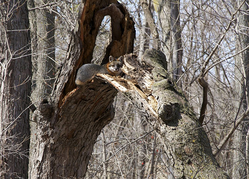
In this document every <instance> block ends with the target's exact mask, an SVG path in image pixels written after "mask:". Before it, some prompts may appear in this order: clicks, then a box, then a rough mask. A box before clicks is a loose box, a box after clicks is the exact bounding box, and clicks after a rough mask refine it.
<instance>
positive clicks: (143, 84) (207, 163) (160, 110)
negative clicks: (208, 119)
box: [120, 50, 229, 178]
mask: <svg viewBox="0 0 249 179" xmlns="http://www.w3.org/2000/svg"><path fill="white" fill-rule="evenodd" d="M130 59H131V58H130V57H129V56H127V57H126V58H125V62H128V63H127V65H126V66H125V67H123V68H125V69H124V72H125V73H127V74H130V76H131V77H132V78H133V80H135V81H136V86H139V87H138V88H137V87H136V86H133V85H132V84H130V83H129V82H128V83H129V84H130V87H127V91H129V89H132V91H136V92H137V93H138V94H139V95H140V97H139V98H134V96H132V97H131V98H132V99H133V100H134V101H137V102H139V103H143V106H144V108H147V110H148V111H150V114H151V116H154V119H153V121H154V124H155V127H156V129H157V132H158V133H159V134H160V135H161V137H162V139H163V141H165V143H164V144H165V152H166V153H167V156H169V158H170V162H169V166H168V167H169V168H173V170H172V175H173V176H174V177H175V178H229V177H228V176H227V175H226V174H225V173H224V172H223V171H222V169H221V168H220V167H219V165H218V163H217V162H216V160H215V158H214V156H213V154H212V150H211V147H210V142H209V140H208V137H207V135H206V133H205V132H204V130H203V128H202V127H201V126H200V124H199V121H198V119H197V117H196V116H195V114H194V112H193V111H192V108H191V107H190V106H189V105H188V102H187V100H186V98H185V97H184V96H183V95H182V93H181V92H180V91H179V90H178V89H177V88H176V87H175V85H174V83H172V82H171V80H170V79H169V77H168V76H169V75H168V74H167V71H166V68H165V64H163V63H162V62H164V61H165V59H164V57H163V56H162V55H161V53H160V52H157V51H153V50H150V51H146V52H145V55H144V56H143V59H142V60H143V61H144V62H145V63H146V65H142V66H140V65H139V63H135V59H134V58H132V60H130ZM147 65H148V66H147ZM131 66H132V67H131ZM126 67H127V68H126ZM149 72H150V73H149ZM120 90H121V91H125V90H122V89H121V88H120ZM141 90H142V91H141ZM127 91H126V93H127Z"/></svg>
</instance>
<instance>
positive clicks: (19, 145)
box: [0, 0, 32, 178]
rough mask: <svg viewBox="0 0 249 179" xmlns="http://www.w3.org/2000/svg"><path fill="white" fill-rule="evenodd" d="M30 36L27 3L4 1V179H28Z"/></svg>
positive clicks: (0, 47) (0, 119) (0, 22)
mask: <svg viewBox="0 0 249 179" xmlns="http://www.w3.org/2000/svg"><path fill="white" fill-rule="evenodd" d="M29 35H30V34H29V20H28V11H27V4H26V1H22V0H18V1H8V2H5V1H1V2H0V91H1V92H0V138H1V139H0V140H1V141H0V151H1V154H0V157H1V158H0V167H1V171H0V177H1V178H28V172H27V171H28V162H29V158H28V155H29V137H30V127H29V107H30V94H31V75H32V66H31V56H30V36H29Z"/></svg>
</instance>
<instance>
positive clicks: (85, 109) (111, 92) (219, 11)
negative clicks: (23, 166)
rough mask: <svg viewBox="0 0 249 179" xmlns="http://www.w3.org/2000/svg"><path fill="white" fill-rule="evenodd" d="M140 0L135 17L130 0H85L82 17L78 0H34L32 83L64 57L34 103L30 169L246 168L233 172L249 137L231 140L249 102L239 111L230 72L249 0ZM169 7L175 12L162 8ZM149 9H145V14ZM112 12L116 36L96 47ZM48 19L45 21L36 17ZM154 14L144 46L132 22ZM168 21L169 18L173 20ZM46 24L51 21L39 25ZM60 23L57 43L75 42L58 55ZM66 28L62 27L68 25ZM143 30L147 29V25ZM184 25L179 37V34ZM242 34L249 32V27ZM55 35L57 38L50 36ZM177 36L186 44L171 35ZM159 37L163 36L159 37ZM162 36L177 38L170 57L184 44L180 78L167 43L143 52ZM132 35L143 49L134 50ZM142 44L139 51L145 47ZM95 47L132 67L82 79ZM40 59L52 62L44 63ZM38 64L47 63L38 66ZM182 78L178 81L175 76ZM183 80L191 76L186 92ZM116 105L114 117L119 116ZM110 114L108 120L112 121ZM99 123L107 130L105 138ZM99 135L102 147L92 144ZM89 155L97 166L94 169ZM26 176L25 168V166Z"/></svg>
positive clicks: (173, 173) (188, 174)
mask: <svg viewBox="0 0 249 179" xmlns="http://www.w3.org/2000/svg"><path fill="white" fill-rule="evenodd" d="M124 2H126V1H124ZM130 2H132V3H134V4H136V3H137V1H136V2H135V1H130ZM140 2H143V10H144V14H143V13H142V12H141V10H142V8H139V7H137V6H135V8H136V9H134V7H131V6H130V5H129V3H127V4H126V6H127V7H128V8H129V12H131V13H134V14H137V15H140V16H136V15H135V16H133V17H135V18H134V19H133V20H132V18H131V16H130V15H129V13H128V10H127V9H126V8H125V6H124V5H121V4H119V3H117V1H114V0H109V1H100V0H94V1H90V0H86V1H84V10H83V12H80V16H81V18H79V19H80V22H79V24H77V23H76V19H77V18H75V14H76V13H75V12H72V11H73V10H74V9H75V7H77V6H78V4H75V5H74V4H71V3H69V2H67V1H61V2H56V3H55V2H46V1H45V3H44V4H39V2H38V1H35V2H34V3H33V1H28V9H29V13H30V15H29V17H30V32H31V38H32V41H31V48H30V49H31V50H32V53H31V54H32V56H33V57H32V59H33V67H35V68H34V69H33V72H34V74H33V82H36V83H33V87H38V86H39V85H38V86H35V85H34V84H48V83H43V82H44V81H48V82H49V81H50V79H51V81H50V82H51V84H53V82H52V80H53V74H51V75H50V74H49V75H48V72H50V71H51V69H52V71H53V70H54V64H53V62H52V63H49V62H50V60H51V59H52V60H55V61H54V62H56V63H57V65H58V66H57V69H58V76H57V78H56V80H55V82H54V88H53V89H52V90H51V84H50V86H49V85H48V86H47V87H49V88H43V86H42V88H36V89H37V90H38V91H39V90H40V92H39V93H37V94H39V95H37V96H35V95H33V97H32V99H35V100H33V102H34V106H35V107H36V108H32V109H33V110H34V111H33V113H32V119H31V121H32V122H31V123H32V126H31V137H30V138H31V145H30V158H29V167H30V168H29V169H30V171H29V176H30V178H61V177H65V178H71V177H75V178H81V177H83V176H85V175H86V177H89V178H93V177H94V176H99V177H101V176H103V177H105V178H108V177H110V178H112V177H114V178H115V177H121V178H122V177H123V178H145V177H146V178H157V177H158V178H159V177H164V178H166V177H167V178H174V177H177V178H200V177H203V178H216V177H219V178H228V176H227V175H226V174H225V172H224V171H223V169H224V170H225V171H227V172H228V173H229V175H230V176H234V177H235V176H242V175H241V174H239V175H237V174H236V173H235V172H234V174H232V170H234V169H235V168H232V167H230V166H233V167H235V166H236V165H235V163H233V160H232V157H230V156H231V155H230V154H231V153H233V151H234V150H237V149H239V150H240V151H245V146H244V145H243V146H242V145H240V146H238V145H237V144H236V143H235V142H233V143H234V145H233V146H231V145H230V144H231V141H232V140H233V141H235V140H236V137H233V134H234V132H235V131H236V129H237V128H238V126H239V125H240V124H241V123H242V121H243V120H244V119H245V117H246V116H247V115H248V113H249V110H248V109H246V108H245V112H242V111H240V109H242V108H238V106H239V105H238V104H237V102H236V103H235V102H234V100H236V89H235V88H234V86H235V85H234V84H235V82H238V83H240V84H242V83H241V82H242V81H241V80H238V79H236V78H235V79H233V78H232V77H234V76H233V75H235V73H234V67H235V58H237V57H239V54H241V53H242V52H245V50H246V49H247V48H248V46H247V45H246V44H245V45H244V48H241V49H239V50H237V49H238V48H237V47H236V48H235V40H233V39H235V38H234V37H235V34H236V33H237V32H238V31H237V30H239V29H240V28H235V27H240V26H236V25H235V24H236V21H235V20H234V19H235V16H236V15H237V14H239V13H240V12H246V11H244V10H243V11H241V7H242V5H243V3H244V1H243V2H241V3H240V4H239V5H238V7H235V8H233V6H231V4H230V3H231V1H226V2H225V1H223V0H215V1H212V2H211V1H201V2H200V1H195V0H190V1H189V0H186V1H184V0H183V1H181V8H180V6H179V5H180V4H179V2H177V3H174V2H175V1H170V3H171V4H168V6H160V8H161V15H160V11H158V10H160V8H159V9H158V8H156V7H155V3H158V5H162V4H165V3H166V1H162V2H161V1H158V2H156V1H153V4H154V7H155V10H156V12H158V14H155V12H154V11H153V10H154V9H153V8H154V7H153V6H152V4H151V1H146V2H145V1H140ZM147 2H148V4H147ZM64 7H65V8H64ZM167 7H169V9H167ZM224 7H225V8H224ZM174 8H176V9H177V10H178V12H177V11H174ZM76 9H77V8H76ZM148 9H149V11H148ZM71 10H72V11H71ZM166 10H167V12H170V13H167V12H166ZM173 11H174V12H175V13H173ZM165 13H166V14H167V15H165V16H162V14H165ZM172 13H173V14H172ZM54 15H56V17H55V18H54ZM143 15H147V19H146V20H145V18H144V16H143ZM156 15H158V16H156ZM180 15H181V19H180V18H179V17H180ZM38 16H39V17H40V18H37V17H38ZM106 16H110V18H109V20H110V24H111V27H110V29H111V33H110V34H111V39H110V43H109V45H108V46H107V48H106V49H105V52H102V53H95V52H94V51H95V50H96V48H95V46H96V37H97V34H99V33H101V32H100V30H99V29H100V24H102V22H103V18H104V17H106ZM136 17H139V18H138V19H137V18H136ZM175 17H177V18H175ZM160 18H161V19H160ZM163 18H166V19H168V20H169V21H168V22H167V21H164V22H163V23H165V24H164V27H165V28H164V29H163V30H166V31H167V30H168V33H167V34H162V33H161V31H160V28H159V27H158V24H157V23H159V22H160V21H162V20H163ZM40 20H42V23H39V24H36V22H38V21H40ZM139 20H140V21H139ZM107 21H108V20H107ZM133 21H135V22H136V23H135V24H134V22H133ZM146 21H147V27H146V30H148V29H149V28H150V32H149V31H148V34H147V37H149V36H150V37H149V38H150V39H149V38H147V39H146V47H144V46H143V44H142V43H141V42H139V41H136V40H134V37H135V30H134V25H136V26H137V24H142V22H146ZM50 22H51V23H50ZM54 22H55V23H54ZM137 22H139V23H137ZM166 22H167V23H169V24H170V28H167V27H166V26H167V23H166ZM180 22H181V24H180ZM163 23H162V22H161V24H163ZM42 24H43V25H44V26H42V27H40V28H39V29H38V30H36V29H37V28H38V26H39V25H42ZM54 24H57V26H55V28H56V30H55V33H54V34H55V37H56V38H55V44H56V45H58V44H60V40H61V38H62V37H65V39H66V40H65V41H63V45H61V47H62V46H63V48H65V47H66V48H67V45H68V50H67V53H64V52H63V51H62V50H61V49H63V48H57V47H56V51H55V53H56V54H57V56H55V59H54V54H53V53H54V51H53V50H52V51H48V49H49V48H50V47H52V48H53V47H54V40H53V39H54V34H53V29H54ZM44 27H46V28H44ZM79 27H80V31H78V28H79ZM161 27H162V26H161ZM217 27H219V28H217ZM58 28H60V29H58ZM137 29H138V30H139V29H142V28H141V27H140V28H137ZM153 29H154V30H158V33H157V34H156V33H155V31H154V30H153ZM177 29H178V30H177ZM47 30H48V31H47ZM60 31H61V32H63V33H64V34H62V33H61V34H60ZM36 32H38V33H36ZM50 32H52V33H50ZM65 32H68V33H65ZM178 32H179V33H178ZM239 32H242V31H239ZM137 34H138V35H139V36H141V37H142V35H143V34H142V33H141V31H139V32H138V33H137ZM170 34H171V35H172V36H170ZM177 34H178V35H180V36H178V37H179V38H176V36H177ZM164 35H166V36H167V37H169V39H167V38H165V36H164ZM40 37H43V38H40ZM39 38H40V40H39V41H36V40H37V39H39ZM153 38H154V39H153ZM162 38H163V39H162ZM242 38H243V39H246V38H244V36H243V37H242ZM5 39H6V38H5ZM43 39H44V40H45V41H43ZM50 39H52V41H50V42H49V40H50ZM148 39H149V40H148ZM151 39H152V40H151ZM179 39H180V40H181V41H178V42H181V45H182V47H181V46H174V44H173V43H171V42H173V41H174V40H176V41H177V40H179ZM104 40H105V39H104ZM4 41H6V40H4ZM4 41H3V42H4ZM106 41H107V42H108V40H106ZM152 41H153V42H157V43H153V44H152V43H151V42H152ZM158 41H160V42H165V43H164V44H166V45H168V47H170V48H169V49H166V51H164V52H167V51H168V52H170V54H171V55H169V54H167V53H166V56H167V58H168V61H169V62H175V64H177V63H178V62H177V59H175V58H174V57H176V56H174V55H172V54H173V53H174V54H175V55H177V53H178V52H180V51H181V50H183V51H184V53H182V52H181V53H179V54H181V55H182V56H181V59H182V62H183V63H179V64H178V65H176V66H175V67H180V68H179V69H181V70H183V71H181V72H180V73H182V74H181V78H178V76H177V73H174V74H175V76H173V78H171V77H170V76H171V72H172V70H173V69H172V68H171V65H170V64H166V58H165V55H164V54H163V53H162V52H161V51H157V50H146V51H145V52H142V51H143V50H145V49H146V48H147V47H156V46H157V45H159V48H160V43H158ZM6 42H7V41H6ZM64 42H65V43H64ZM134 42H135V43H134ZM167 42H169V44H167ZM6 44H7V43H6ZM61 44H62V43H61ZM133 44H135V48H134V49H135V52H137V53H138V54H140V55H139V57H136V55H134V54H130V53H131V52H132V51H133ZM138 44H139V45H140V49H141V52H140V51H137V49H139V48H138ZM241 44H243V43H241ZM136 45H137V46H136ZM178 45H179V44H178ZM36 47H42V48H38V49H36ZM43 47H44V48H43ZM176 49H177V50H176ZM164 50H165V49H164ZM39 51H40V52H42V53H38V55H41V56H37V57H38V58H37V59H39V60H38V61H36V60H35V59H36V56H35V55H37V52H39ZM60 52H62V53H60ZM29 54H30V52H29ZM49 54H52V55H51V56H50V55H49ZM62 54H65V55H64V56H63V55H62ZM94 54H101V55H100V56H102V58H103V60H102V63H106V60H107V59H108V56H109V55H113V56H115V57H119V56H121V55H124V59H125V61H124V66H123V68H122V70H123V71H124V74H125V75H126V76H127V77H125V78H123V77H112V76H108V75H101V74H99V75H97V77H96V78H94V79H93V81H91V82H89V83H87V84H86V85H84V86H82V87H80V88H78V87H76V86H75V84H74V79H75V74H76V71H77V69H78V68H79V67H80V66H81V65H82V64H84V63H90V62H91V61H94V59H93V58H94V57H95V55H94ZM42 55H44V57H49V58H47V59H46V60H45V58H41V57H42ZM61 57H64V58H63V59H60V58H61ZM242 57H243V55H242ZM1 59H2V58H1ZM42 60H44V61H43V62H45V63H40V62H42ZM97 60H99V59H97ZM2 62H5V59H4V60H1V65H2V64H4V63H2ZM47 62H48V63H47ZM36 64H37V65H36ZM39 65H40V67H41V68H40V67H39ZM43 65H44V66H43ZM49 65H50V66H49ZM60 65H61V66H60ZM42 66H43V67H42ZM45 66H46V67H48V68H47V71H46V69H45V70H44V67H45ZM167 66H169V68H167ZM38 67H39V68H40V71H39V70H36V69H38ZM51 67H52V68H51ZM1 70H2V69H1ZM245 71H246V70H245ZM1 72H2V71H1ZM36 72H38V73H39V75H41V76H40V78H38V79H35V77H38V76H39V75H38V74H37V73H36ZM175 72H176V71H175ZM48 76H49V78H47V77H48ZM236 76H239V75H236ZM176 78H177V79H176ZM35 80H36V81H35ZM175 80H178V82H179V83H175ZM178 84H180V86H181V84H182V85H183V87H184V88H183V92H181V90H179V85H178ZM177 85H178V86H177ZM237 86H238V85H237ZM1 87H2V86H1ZM1 90H4V89H3V88H1ZM50 90H51V92H48V93H47V92H46V91H50ZM35 91H36V90H35ZM118 92H119V94H118V95H117V93H118ZM50 93H51V94H50ZM33 94H34V93H33ZM184 94H185V95H187V98H185V95H184ZM116 96H118V97H117V98H116ZM120 96H121V98H120ZM3 97H5V96H3ZM36 97H37V99H38V100H37V99H36ZM6 99H7V98H6ZM187 99H188V100H187ZM202 101H204V103H203V105H202V104H201V103H202ZM113 102H114V103H113ZM189 102H190V103H191V104H192V106H193V108H192V107H190V106H191V105H189ZM236 105H237V106H236ZM201 106H202V107H201ZM1 107H2V106H1ZM2 109H4V108H1V110H2ZM114 109H115V112H116V114H115V116H116V123H114V122H111V121H112V119H113V117H114ZM118 111H121V112H119V113H118ZM236 112H237V114H236V116H234V115H235V113H236ZM1 117H2V116H1ZM1 119H2V118H1ZM110 122H111V123H110ZM108 123H110V125H108V126H107V128H105V129H104V126H106V125H107V124H108ZM243 123H246V122H245V121H243ZM1 124H2V123H1ZM13 124H15V122H13ZM2 126H3V125H2ZM13 126H14V125H13ZM9 131H10V130H9ZM101 131H102V135H101V136H100V137H99V138H97V137H98V136H99V134H100V133H101ZM204 131H206V133H205V132H204ZM126 134H128V135H127V136H126ZM207 134H208V136H207ZM237 134H239V135H237ZM236 135H237V136H238V137H237V140H238V139H240V137H241V136H242V135H241V134H240V133H239V132H238V133H237V132H236ZM109 136H110V137H109ZM113 136H115V137H113ZM96 140H97V141H98V143H97V145H95V146H96V148H98V149H96V148H95V149H94V150H93V146H94V143H95V141H96ZM210 143H211V145H210ZM16 144H20V141H17V142H16V143H15V146H18V145H16ZM5 146H6V145H5ZM13 146H14V145H13ZM100 146H101V148H100ZM111 148H113V149H116V150H110V149H111ZM5 151H6V150H5ZM93 151H95V152H94V153H93ZM92 153H93V155H92ZM5 154H6V153H5ZM234 154H235V155H234V157H233V158H235V159H243V158H241V155H240V156H239V157H240V158H237V157H236V155H237V154H236V153H234ZM91 155H92V160H91V161H90V164H89V160H90V156H91ZM214 156H215V157H214ZM227 156H228V157H227ZM6 159H8V158H6ZM217 161H218V162H217ZM218 163H219V164H220V165H221V166H222V167H223V168H222V169H221V168H220V167H219V165H218ZM88 165H89V167H88V168H89V170H90V172H88V173H87V174H86V170H87V166H88ZM241 166H242V167H241V168H240V170H238V171H245V165H241ZM229 167H230V168H229ZM18 168H20V167H18ZM102 169H103V170H102ZM234 171H235V170H234ZM26 173H27V171H26ZM96 173H97V175H96ZM243 175H244V174H243ZM19 176H20V177H22V176H21V174H20V175H19ZM23 176H27V175H26V174H24V175H23Z"/></svg>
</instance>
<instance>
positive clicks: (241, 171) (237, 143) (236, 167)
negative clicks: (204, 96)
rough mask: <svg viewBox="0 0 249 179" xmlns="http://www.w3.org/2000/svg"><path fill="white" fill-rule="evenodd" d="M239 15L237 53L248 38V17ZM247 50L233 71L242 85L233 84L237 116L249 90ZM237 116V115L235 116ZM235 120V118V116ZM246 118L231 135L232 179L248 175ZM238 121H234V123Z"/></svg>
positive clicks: (237, 59)
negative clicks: (236, 95) (236, 97)
mask: <svg viewBox="0 0 249 179" xmlns="http://www.w3.org/2000/svg"><path fill="white" fill-rule="evenodd" d="M243 2H244V1H242V0H240V1H238V2H237V5H235V9H237V8H238V7H239V6H240V5H241V4H242V3H243ZM248 3H249V1H248V0H246V1H245V3H244V4H243V5H242V7H241V11H243V12H246V11H248ZM243 12H242V13H239V14H238V18H237V19H238V31H239V32H240V33H239V34H238V36H237V47H236V48H237V51H238V52H239V51H240V50H241V49H244V48H245V47H247V46H248V45H249V37H248V35H247V34H248V22H249V15H248V14H247V13H243ZM248 58H249V50H248V49H247V50H245V51H243V52H242V53H241V54H240V55H239V56H238V57H237V58H236V66H237V68H238V69H236V70H235V74H236V77H237V78H239V79H241V80H242V83H238V82H237V84H235V85H236V92H237V93H238V99H240V102H237V107H238V109H239V114H241V113H243V112H244V111H245V110H246V109H247V108H248V99H249V95H248V92H247V91H248V89H249V60H248ZM242 68H244V73H243V72H241V69H242ZM237 115H238V114H237ZM235 118H237V117H236V116H235ZM246 120H247V119H246V118H245V119H244V121H242V122H241V124H240V125H239V126H238V128H237V130H236V131H235V132H234V135H233V141H232V143H233V147H234V148H236V149H237V150H234V151H233V154H232V157H233V158H232V160H233V170H232V177H233V178H245V177H246V176H247V175H248V171H247V170H248V167H247V164H246V163H247V162H248V161H247V157H248V156H247V153H246V146H248V145H249V144H248V143H246V136H247V133H248V122H246ZM237 121H238V120H237V119H236V122H237Z"/></svg>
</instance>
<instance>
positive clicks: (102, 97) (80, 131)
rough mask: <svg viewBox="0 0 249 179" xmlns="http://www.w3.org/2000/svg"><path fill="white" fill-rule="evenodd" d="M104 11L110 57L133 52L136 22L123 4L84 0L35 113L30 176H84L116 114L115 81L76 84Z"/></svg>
mask: <svg viewBox="0 0 249 179" xmlns="http://www.w3.org/2000/svg"><path fill="white" fill-rule="evenodd" d="M105 15H110V16H111V18H112V31H114V32H112V34H114V35H113V36H112V42H111V43H110V45H109V46H108V47H107V48H108V49H107V52H106V56H108V57H109V55H112V56H114V57H119V56H121V55H124V54H125V53H131V52H132V51H133V41H134V37H135V29H134V22H133V20H132V19H131V17H130V16H129V13H128V11H127V10H126V9H125V7H123V6H122V5H121V4H119V3H117V1H115V0H107V1H101V0H86V1H85V4H84V10H83V13H82V16H81V20H80V32H78V29H76V30H75V32H76V34H75V33H74V32H72V36H71V42H70V46H69V48H68V53H67V59H66V61H65V63H64V64H63V66H62V67H61V69H60V71H59V72H58V78H57V80H56V81H55V88H54V90H53V93H52V94H51V97H50V99H44V100H43V101H41V103H40V105H38V106H36V108H37V109H36V110H35V111H34V115H33V119H32V121H31V122H32V123H33V125H32V128H31V144H30V162H29V178H55V179H56V178H71V177H73V178H82V177H84V176H85V173H86V170H87V165H88V162H89V159H90V157H91V153H92V149H93V145H94V143H95V140H96V139H97V136H98V135H99V133H100V131H101V130H102V128H103V127H104V126H105V125H106V124H108V123H109V122H110V120H111V119H112V118H113V115H114V110H113V108H112V101H113V99H114V97H115V96H116V94H117V90H116V89H115V88H113V86H112V85H110V84H108V83H106V82H104V81H103V80H97V79H95V80H94V82H93V83H91V84H87V85H86V86H84V87H82V88H77V89H76V85H75V84H74V80H75V74H76V71H77V69H78V68H79V67H80V66H81V65H82V64H84V63H90V61H91V59H92V54H93V49H94V45H95V40H96V36H97V34H98V31H99V26H100V24H101V21H102V19H103V18H104V16H105ZM114 17H115V19H114V20H113V18H114ZM113 23H115V24H113ZM104 60H105V59H104Z"/></svg>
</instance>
